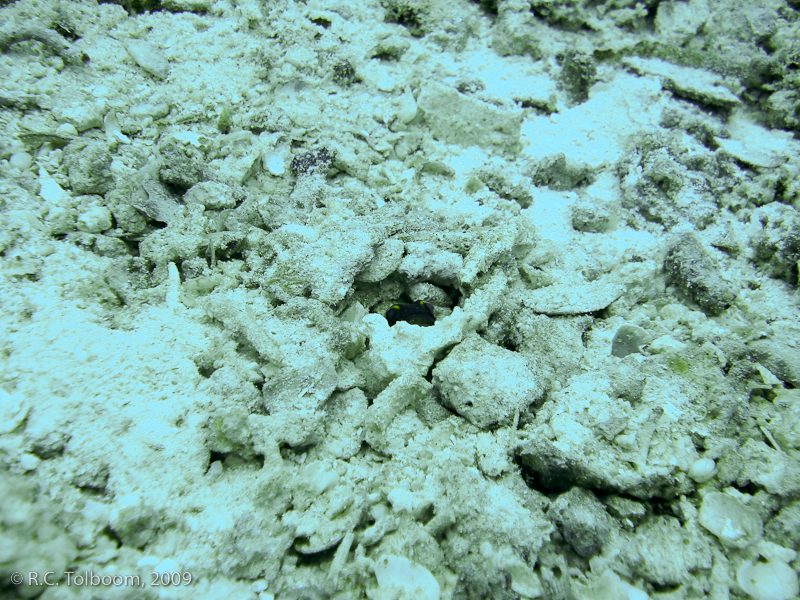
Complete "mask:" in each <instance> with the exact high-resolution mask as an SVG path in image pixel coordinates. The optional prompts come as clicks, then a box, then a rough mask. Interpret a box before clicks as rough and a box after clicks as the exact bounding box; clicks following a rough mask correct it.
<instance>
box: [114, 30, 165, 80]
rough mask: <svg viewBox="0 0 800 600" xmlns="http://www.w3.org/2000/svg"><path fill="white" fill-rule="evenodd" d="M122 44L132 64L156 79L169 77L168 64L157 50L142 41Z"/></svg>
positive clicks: (128, 41)
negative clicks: (132, 61)
mask: <svg viewBox="0 0 800 600" xmlns="http://www.w3.org/2000/svg"><path fill="white" fill-rule="evenodd" d="M123 44H124V45H125V49H126V50H127V51H128V54H130V55H131V58H132V59H133V60H134V62H135V63H136V64H137V65H139V66H140V67H141V68H142V69H144V70H145V71H147V72H148V73H149V74H150V75H152V76H153V77H156V78H158V79H165V78H166V77H167V75H169V63H168V62H167V59H166V57H165V56H164V54H163V53H162V52H161V51H160V50H159V49H158V48H156V47H154V46H153V45H152V44H148V43H147V42H143V41H142V40H125V42H123Z"/></svg>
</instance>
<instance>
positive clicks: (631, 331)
mask: <svg viewBox="0 0 800 600" xmlns="http://www.w3.org/2000/svg"><path fill="white" fill-rule="evenodd" d="M649 337H650V335H649V334H648V333H647V331H645V330H644V329H642V328H641V327H637V326H636V325H623V326H622V327H620V328H619V329H617V332H616V333H615V334H614V339H613V340H611V356H616V357H617V358H624V357H625V356H628V355H629V354H635V353H637V352H639V353H641V351H640V348H641V347H642V346H643V345H644V344H646V343H647V340H648V339H649Z"/></svg>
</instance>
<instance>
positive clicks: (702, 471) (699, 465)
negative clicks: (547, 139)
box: [689, 458, 717, 483]
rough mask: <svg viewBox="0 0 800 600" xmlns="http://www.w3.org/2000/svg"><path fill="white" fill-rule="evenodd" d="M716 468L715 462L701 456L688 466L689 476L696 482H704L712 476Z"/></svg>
mask: <svg viewBox="0 0 800 600" xmlns="http://www.w3.org/2000/svg"><path fill="white" fill-rule="evenodd" d="M716 468H717V463H715V462H714V461H713V460H712V459H710V458H701V459H700V460H696V461H695V462H694V464H693V465H692V466H691V467H689V477H691V478H692V479H694V480H695V481H696V482H697V483H705V482H706V481H709V480H710V479H711V478H712V477H714V471H715V469H716Z"/></svg>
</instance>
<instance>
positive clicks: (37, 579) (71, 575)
mask: <svg viewBox="0 0 800 600" xmlns="http://www.w3.org/2000/svg"><path fill="white" fill-rule="evenodd" d="M193 579H194V577H193V576H192V574H191V573H186V572H176V573H166V572H160V573H159V572H155V571H153V572H151V573H150V578H149V584H150V586H152V587H167V586H178V585H189V584H190V583H192V580H193ZM9 580H10V581H11V583H12V584H13V585H27V586H40V585H41V586H51V585H69V586H76V587H84V586H86V587H94V586H105V587H112V586H113V587H122V586H125V587H145V585H146V584H147V583H148V579H144V578H142V577H141V576H139V575H120V574H114V575H111V574H105V575H98V574H97V573H95V572H94V571H79V572H76V571H62V572H58V573H57V572H55V571H47V572H45V573H41V572H38V571H28V572H27V573H23V572H20V571H16V572H14V573H12V574H11V576H10V577H9Z"/></svg>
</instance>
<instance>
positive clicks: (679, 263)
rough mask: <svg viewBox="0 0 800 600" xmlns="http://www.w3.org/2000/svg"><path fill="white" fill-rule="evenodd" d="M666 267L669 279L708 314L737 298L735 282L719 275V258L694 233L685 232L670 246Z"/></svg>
mask: <svg viewBox="0 0 800 600" xmlns="http://www.w3.org/2000/svg"><path fill="white" fill-rule="evenodd" d="M664 270H665V271H666V273H667V279H668V280H669V281H670V282H671V283H673V284H675V285H677V286H678V287H679V288H680V289H681V290H683V291H684V292H685V293H686V294H687V295H688V296H689V297H690V298H691V299H692V300H694V301H695V302H697V304H699V305H700V307H701V308H702V309H703V310H704V311H705V312H706V313H708V314H709V315H718V314H720V313H721V312H722V311H724V310H725V309H726V308H728V307H729V306H730V305H731V304H733V301H734V299H735V298H736V294H734V292H733V289H732V285H731V284H730V283H728V282H727V281H725V280H723V279H722V277H720V276H719V270H720V267H719V265H718V264H717V261H716V260H714V258H713V257H712V256H711V255H710V254H709V253H708V252H707V251H706V250H705V248H703V246H702V244H701V243H700V241H699V240H698V239H697V237H696V236H695V235H694V234H691V233H685V234H683V235H681V236H680V237H679V238H678V240H677V241H676V242H675V243H673V244H672V246H670V248H669V249H668V250H667V255H666V258H665V260H664Z"/></svg>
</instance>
